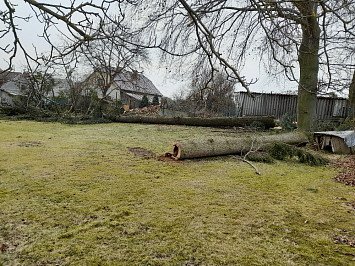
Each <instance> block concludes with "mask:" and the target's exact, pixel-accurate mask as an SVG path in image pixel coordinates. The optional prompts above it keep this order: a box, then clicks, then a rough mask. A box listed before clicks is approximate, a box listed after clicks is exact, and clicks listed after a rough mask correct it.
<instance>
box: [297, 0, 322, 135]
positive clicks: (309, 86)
mask: <svg viewBox="0 0 355 266" xmlns="http://www.w3.org/2000/svg"><path fill="white" fill-rule="evenodd" d="M296 5H297V8H298V9H299V11H300V12H301V14H302V15H303V16H304V18H303V19H302V43H301V46H300V49H299V55H298V62H299V67H300V79H299V86H298V106H297V121H298V128H299V129H300V130H301V131H303V132H312V130H313V126H314V122H315V119H316V105H317V92H318V70H319V57H318V51H319V38H320V28H319V25H318V21H317V16H316V14H317V5H318V4H317V3H315V2H313V1H309V2H305V3H299V4H296Z"/></svg>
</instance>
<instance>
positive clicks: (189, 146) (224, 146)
mask: <svg viewBox="0 0 355 266" xmlns="http://www.w3.org/2000/svg"><path fill="white" fill-rule="evenodd" d="M277 142H282V143H287V144H291V145H296V144H300V143H305V142H308V138H307V137H306V136H304V135H303V134H301V133H298V132H292V133H285V134H277V135H267V136H256V137H241V138H213V139H190V140H182V141H176V142H174V143H173V152H172V154H173V158H175V159H176V160H181V159H191V158H199V157H209V156H219V155H229V154H240V153H242V152H244V153H245V152H248V151H249V150H250V148H251V147H252V146H254V148H256V147H259V146H261V145H266V144H272V143H277Z"/></svg>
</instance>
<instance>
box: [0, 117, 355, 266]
mask: <svg viewBox="0 0 355 266" xmlns="http://www.w3.org/2000/svg"><path fill="white" fill-rule="evenodd" d="M221 135H223V136H237V135H238V134H236V133H234V132H232V131H231V130H227V129H226V130H223V129H211V128H193V127H184V126H163V125H139V124H98V125H64V124H59V123H39V122H29V121H7V120H0V247H2V249H3V250H2V251H0V265H1V264H3V265H18V264H21V265H22V264H23V265H36V264H37V265H51V264H52V265H56V264H57V265H69V264H71V265H117V264H118V265H120V264H123V265H125V264H126V265H142V264H148V265H197V264H202V265H217V264H218V265H220V264H229V265H232V264H236V265H306V264H307V265H309V264H312V265H350V264H351V263H354V261H352V259H353V258H354V257H355V248H353V247H351V246H349V245H346V244H342V243H340V244H339V243H338V244H336V243H334V238H335V237H345V238H354V235H355V216H354V214H355V213H354V211H352V210H351V208H350V207H348V206H347V205H346V203H348V202H350V201H354V198H355V195H354V188H352V187H347V186H345V185H343V184H340V183H337V182H335V181H334V180H333V179H332V178H331V177H332V176H333V175H334V174H335V171H334V170H333V169H331V168H330V167H309V166H305V165H302V164H299V163H296V162H277V163H275V164H271V165H269V164H260V163H255V164H256V165H257V167H258V168H259V170H260V172H261V173H262V175H261V176H258V175H255V174H254V170H253V169H252V168H251V167H250V166H249V165H248V164H245V163H243V162H242V161H240V160H237V159H235V158H232V157H228V156H224V157H216V158H207V159H198V160H186V161H183V162H172V161H171V162H164V161H158V160H156V159H155V158H147V157H144V156H136V155H134V154H133V153H132V152H131V151H130V150H129V148H134V147H141V148H144V149H148V150H151V151H153V152H155V153H156V154H162V153H165V152H170V151H171V145H172V143H173V141H175V140H180V139H186V138H196V137H200V138H210V137H211V136H221Z"/></svg>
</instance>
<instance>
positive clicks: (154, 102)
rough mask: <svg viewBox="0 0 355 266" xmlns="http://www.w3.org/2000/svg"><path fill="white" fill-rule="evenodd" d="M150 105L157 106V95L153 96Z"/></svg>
mask: <svg viewBox="0 0 355 266" xmlns="http://www.w3.org/2000/svg"><path fill="white" fill-rule="evenodd" d="M152 105H159V98H158V95H154V98H153V101H152Z"/></svg>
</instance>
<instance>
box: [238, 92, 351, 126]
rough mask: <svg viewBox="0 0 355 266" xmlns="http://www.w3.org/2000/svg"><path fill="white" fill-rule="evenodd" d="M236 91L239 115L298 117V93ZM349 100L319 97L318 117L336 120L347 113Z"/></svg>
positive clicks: (319, 118)
mask: <svg viewBox="0 0 355 266" xmlns="http://www.w3.org/2000/svg"><path fill="white" fill-rule="evenodd" d="M253 95H254V96H255V98H253V97H250V96H249V95H248V94H247V93H246V92H236V93H235V102H236V105H237V116H258V115H271V116H274V117H276V118H278V119H280V118H281V117H282V116H283V115H284V114H286V113H288V114H290V115H293V116H294V117H296V113H297V95H288V94H272V93H253ZM347 108H348V100H347V99H345V98H328V97H318V101H317V119H318V120H336V119H339V118H345V117H346V115H347Z"/></svg>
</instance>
